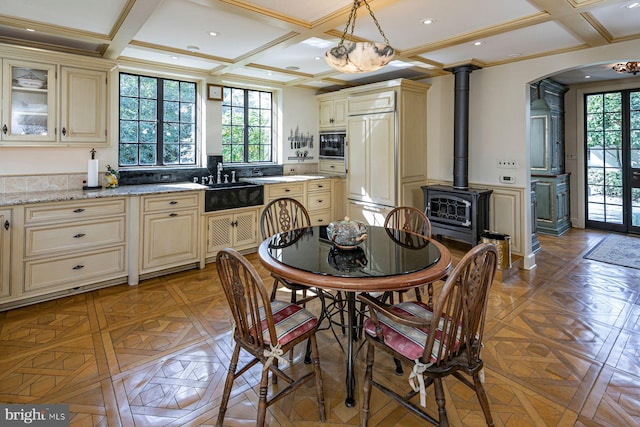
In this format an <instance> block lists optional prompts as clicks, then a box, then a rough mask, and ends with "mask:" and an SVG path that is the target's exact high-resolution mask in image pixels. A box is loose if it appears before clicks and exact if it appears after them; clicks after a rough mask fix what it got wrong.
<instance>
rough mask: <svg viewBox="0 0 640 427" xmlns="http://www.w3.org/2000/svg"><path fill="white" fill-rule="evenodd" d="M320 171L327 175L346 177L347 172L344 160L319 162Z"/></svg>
mask: <svg viewBox="0 0 640 427" xmlns="http://www.w3.org/2000/svg"><path fill="white" fill-rule="evenodd" d="M318 171H319V172H322V173H327V174H339V175H344V173H345V172H346V170H345V166H344V160H324V159H320V161H319V162H318Z"/></svg>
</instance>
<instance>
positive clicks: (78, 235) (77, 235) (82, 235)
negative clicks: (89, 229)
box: [73, 233, 86, 239]
mask: <svg viewBox="0 0 640 427" xmlns="http://www.w3.org/2000/svg"><path fill="white" fill-rule="evenodd" d="M84 236H86V234H84V233H78V234H76V235H75V236H73V238H74V239H79V238H81V237H84Z"/></svg>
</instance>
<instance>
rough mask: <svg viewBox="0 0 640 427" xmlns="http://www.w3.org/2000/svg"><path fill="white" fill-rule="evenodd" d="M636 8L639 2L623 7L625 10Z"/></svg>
mask: <svg viewBox="0 0 640 427" xmlns="http://www.w3.org/2000/svg"><path fill="white" fill-rule="evenodd" d="M638 6H640V2H637V1H636V2H633V3H631V4H628V5H626V6H625V7H626V8H627V9H635V8H636V7H638Z"/></svg>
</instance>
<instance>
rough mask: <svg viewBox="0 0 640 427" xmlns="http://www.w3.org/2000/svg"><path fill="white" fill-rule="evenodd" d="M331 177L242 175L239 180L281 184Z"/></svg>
mask: <svg viewBox="0 0 640 427" xmlns="http://www.w3.org/2000/svg"><path fill="white" fill-rule="evenodd" d="M326 178H331V177H330V176H328V175H277V176H255V177H243V178H241V179H240V180H241V181H246V182H251V183H254V184H281V183H285V182H300V181H311V180H314V179H326Z"/></svg>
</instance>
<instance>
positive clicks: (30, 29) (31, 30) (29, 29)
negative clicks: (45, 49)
mask: <svg viewBox="0 0 640 427" xmlns="http://www.w3.org/2000/svg"><path fill="white" fill-rule="evenodd" d="M25 30H27V31H30V32H34V31H35V30H34V29H33V28H25Z"/></svg>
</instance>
